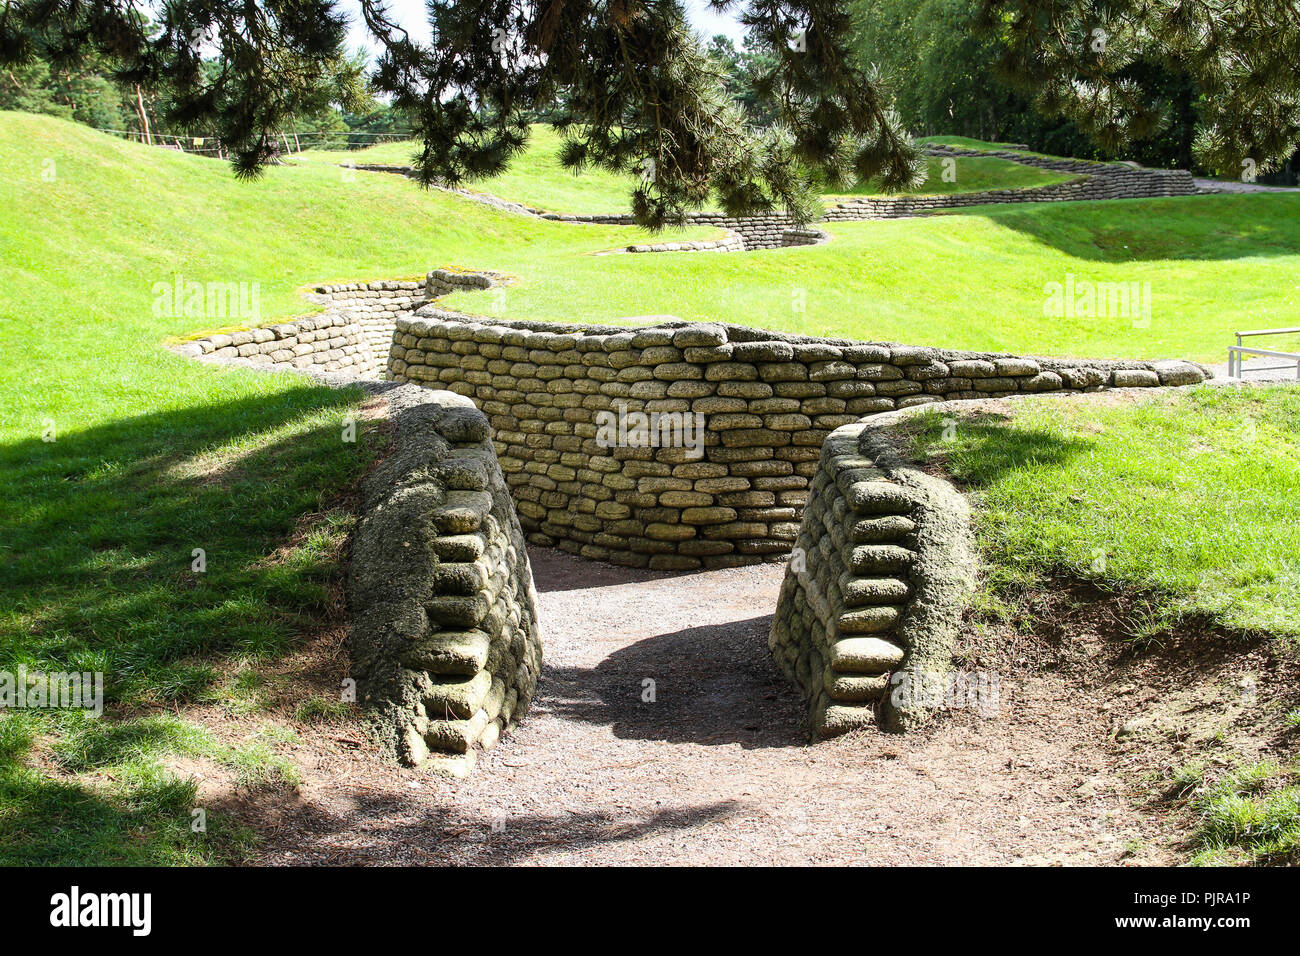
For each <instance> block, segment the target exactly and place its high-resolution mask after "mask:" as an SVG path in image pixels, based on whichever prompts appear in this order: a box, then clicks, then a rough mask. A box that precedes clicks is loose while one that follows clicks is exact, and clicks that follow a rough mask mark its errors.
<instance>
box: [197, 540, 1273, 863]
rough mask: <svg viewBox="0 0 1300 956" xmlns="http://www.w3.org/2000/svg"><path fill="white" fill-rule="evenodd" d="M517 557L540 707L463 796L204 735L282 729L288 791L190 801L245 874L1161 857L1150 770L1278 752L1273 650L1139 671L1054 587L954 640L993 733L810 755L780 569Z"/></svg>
mask: <svg viewBox="0 0 1300 956" xmlns="http://www.w3.org/2000/svg"><path fill="white" fill-rule="evenodd" d="M531 555H532V560H533V569H534V573H535V576H536V579H537V584H538V591H539V594H540V601H541V607H540V614H541V620H542V622H543V625H544V628H545V630H544V637H545V651H546V663H545V670H544V674H543V677H542V681H541V684H540V686H539V692H538V696H537V699H536V700H535V702H534V706H533V710H532V713H531V714H530V716H529V717H528V719H527V720H526V721H524V723H522V724H521V725H519V726H518V727H516V728H515V729H514V730H513V731H512V732H511V733H510V734H509V735H508V736H507V737H506V738H505V739H504V740H503V741H502V743H501V744H500V745H499V746H498V747H497V748H496V749H495V750H493V751H491V752H489V753H487V754H485V755H484V756H483V757H482V759H481V760H480V761H479V765H478V767H477V768H476V770H475V771H474V773H473V774H472V775H471V776H470V777H469V778H468V779H465V780H448V779H443V778H439V777H435V776H430V775H429V774H427V773H422V772H419V771H414V770H409V769H405V768H401V767H398V766H395V765H393V764H390V763H386V762H384V761H383V760H382V759H381V757H380V756H379V755H378V754H377V753H376V752H375V751H374V749H373V748H371V747H370V746H369V745H368V744H363V745H361V746H358V745H357V742H358V741H359V739H360V732H359V730H358V729H357V728H356V727H355V726H351V725H349V724H346V723H345V724H310V723H308V724H301V723H297V722H295V721H292V718H291V717H290V716H289V715H290V714H291V713H292V707H291V702H290V701H288V700H284V701H281V702H280V703H279V704H278V705H277V706H275V707H274V708H273V713H272V714H269V715H268V714H267V713H263V714H261V715H260V716H254V715H250V716H247V717H237V718H231V716H230V715H229V714H227V715H226V716H225V718H224V720H223V721H222V723H223V724H224V733H227V734H231V735H234V736H243V735H245V734H246V733H248V732H250V731H251V730H252V729H253V728H254V726H255V724H256V723H257V722H259V721H261V722H265V720H266V719H267V717H268V716H272V717H274V718H275V719H277V720H279V721H283V722H288V723H292V724H294V726H295V727H296V729H297V730H298V732H299V740H300V742H299V743H297V744H294V745H289V744H285V745H281V746H280V748H279V749H280V752H281V753H284V754H286V755H287V756H289V757H291V758H292V759H293V761H294V762H295V763H296V764H297V766H298V767H299V769H300V772H301V775H302V784H301V786H300V787H299V788H298V789H297V790H296V791H294V792H279V793H260V794H259V793H254V794H247V793H243V794H239V793H234V792H231V791H230V790H229V788H223V787H221V786H220V785H219V782H218V781H209V783H208V787H207V790H208V793H209V795H210V796H211V798H212V800H213V805H215V806H217V807H218V808H219V809H224V810H227V811H229V812H231V813H233V814H234V815H235V816H236V817H238V818H239V819H240V821H241V822H243V823H244V824H246V825H248V826H250V827H252V828H253V829H254V830H255V831H257V832H258V833H259V835H260V837H261V842H260V849H259V850H258V851H257V853H256V856H255V857H254V860H253V862H261V863H269V864H291V865H292V864H314V863H323V864H421V863H430V864H476V863H484V864H488V863H490V864H502V863H510V864H743V863H777V864H822V863H865V864H954V863H957V864H1051V863H1073V864H1124V863H1170V862H1178V861H1180V860H1182V859H1184V858H1185V855H1186V848H1185V846H1184V845H1183V844H1184V841H1185V839H1186V834H1187V828H1188V826H1189V825H1190V823H1191V820H1190V818H1189V817H1188V814H1187V813H1186V811H1185V809H1184V808H1183V807H1182V806H1181V805H1179V804H1177V803H1173V802H1168V801H1164V800H1162V799H1160V797H1159V794H1160V793H1161V791H1162V789H1163V787H1164V786H1165V784H1164V781H1165V780H1166V779H1167V775H1168V771H1169V770H1170V769H1171V768H1176V767H1178V766H1181V765H1182V764H1184V763H1187V762H1189V760H1190V759H1191V758H1192V757H1193V756H1198V755H1199V756H1201V757H1204V758H1206V759H1210V760H1214V759H1221V760H1224V761H1227V760H1230V759H1232V758H1233V757H1234V755H1239V754H1247V755H1249V754H1252V753H1258V752H1259V751H1260V750H1262V749H1264V748H1266V747H1270V746H1280V745H1285V743H1286V741H1285V740H1284V739H1283V738H1284V736H1285V734H1284V731H1282V730H1281V729H1280V728H1281V727H1282V724H1281V717H1280V715H1281V713H1283V712H1284V711H1285V709H1286V708H1287V707H1288V706H1291V707H1293V706H1294V705H1295V702H1294V699H1293V695H1292V697H1290V698H1288V697H1287V694H1291V692H1290V691H1289V690H1288V691H1286V692H1285V693H1284V692H1283V688H1288V687H1295V686H1296V681H1295V676H1296V674H1295V671H1296V667H1295V663H1294V661H1292V660H1289V659H1286V658H1285V657H1283V656H1279V654H1278V653H1277V652H1275V650H1273V649H1272V648H1271V646H1270V644H1269V642H1266V641H1263V640H1254V641H1243V640H1234V639H1228V638H1225V637H1224V636H1223V635H1217V634H1215V633H1214V632H1212V631H1192V632H1189V633H1188V634H1187V635H1184V636H1182V637H1178V638H1173V637H1171V638H1170V639H1169V640H1168V641H1166V643H1165V646H1164V647H1163V648H1160V647H1153V648H1151V649H1149V650H1148V651H1146V652H1145V653H1141V654H1139V653H1135V652H1134V650H1133V647H1132V645H1131V644H1129V643H1126V642H1125V641H1123V640H1122V639H1121V635H1122V633H1123V631H1124V618H1125V615H1126V613H1127V612H1126V610H1125V609H1124V607H1123V606H1122V604H1117V603H1116V601H1117V600H1120V599H1115V598H1113V597H1111V596H1105V595H1099V594H1087V593H1083V592H1078V591H1076V592H1073V593H1066V591H1065V590H1064V589H1061V590H1059V591H1056V592H1049V593H1048V594H1046V595H1044V596H1042V598H1041V601H1042V602H1043V603H1041V604H1040V606H1038V607H1035V608H1031V609H1030V610H1031V611H1032V612H1033V619H1034V620H1035V622H1036V623H1035V624H1034V625H1033V626H1032V627H1030V626H1023V627H1020V628H1012V627H1006V628H1000V629H994V630H989V629H988V628H975V627H974V626H973V625H972V627H971V629H970V630H969V633H968V634H967V636H966V639H965V641H964V645H963V647H962V648H961V658H962V660H963V666H964V667H966V668H968V669H973V670H984V671H987V672H991V673H992V672H996V674H997V676H998V687H999V691H1000V706H999V709H998V712H997V713H996V715H993V716H991V717H984V716H981V715H980V714H978V713H976V712H973V711H971V710H964V709H963V710H952V711H949V712H947V713H945V714H943V715H942V716H940V717H939V718H938V719H937V720H936V721H935V722H934V724H933V725H932V726H931V727H929V728H928V729H927V730H925V731H923V732H921V733H918V734H913V735H909V736H889V735H884V734H879V733H874V732H870V733H865V732H864V733H859V734H855V735H852V736H849V737H843V738H840V739H837V740H833V741H828V742H823V743H818V744H816V745H815V746H810V745H809V744H808V742H807V737H806V725H805V720H804V707H803V703H802V701H801V700H800V698H799V696H798V694H797V693H796V691H795V689H794V688H793V687H792V686H790V685H788V684H787V682H786V681H785V679H784V678H783V677H782V676H781V675H780V674H779V673H778V672H777V670H776V668H775V665H774V664H773V663H772V661H771V658H770V656H769V654H768V651H767V646H766V639H767V631H768V627H769V624H770V620H771V613H772V609H773V607H774V606H775V603H776V596H777V589H778V587H779V584H780V580H781V574H782V569H781V567H779V566H773V565H767V566H758V567H751V568H743V569H736V570H726V571H712V572H704V573H699V574H689V575H677V576H673V575H665V574H657V573H652V572H644V571H629V570H625V569H619V568H614V567H611V566H607V565H601V564H596V563H592V562H588V561H583V560H580V559H577V558H573V557H570V556H568V555H565V554H562V553H560V552H555V551H549V550H543V549H534V550H533V551H532V552H531ZM327 643H328V645H329V646H328V648H325V647H323V648H321V649H320V650H319V652H313V651H312V650H311V649H310V648H309V649H308V650H307V651H305V652H304V654H303V656H302V657H301V659H300V660H299V661H298V664H297V665H291V666H288V667H287V669H286V672H285V675H284V676H286V677H288V676H291V675H292V678H293V679H292V680H289V681H288V682H287V683H286V682H284V681H276V682H274V684H275V686H277V687H283V688H286V690H287V692H289V693H290V694H291V695H292V693H293V692H292V690H291V688H292V687H294V686H296V685H297V684H298V681H299V680H301V682H302V685H303V686H302V689H301V691H300V693H301V696H302V697H303V698H305V697H308V696H310V695H311V694H312V693H316V694H320V693H323V692H325V691H326V690H327V689H328V688H332V687H336V686H337V682H338V680H339V679H340V678H341V677H342V676H343V675H345V674H346V661H345V660H344V659H343V658H342V657H340V654H339V650H338V648H337V641H336V640H330V641H328V642H327ZM1248 676H1249V677H1251V678H1252V681H1251V682H1250V683H1249V685H1248V686H1249V688H1250V690H1249V692H1248V693H1247V692H1245V691H1244V690H1243V688H1245V687H1246V686H1247V685H1244V684H1243V683H1242V682H1243V680H1244V679H1245V678H1246V677H1248ZM647 681H652V682H653V684H648V683H647ZM651 688H653V700H650V699H649V698H650V697H651V695H650V694H649V693H648V691H649V690H650V689H651ZM217 716H218V715H216V714H210V715H208V717H209V718H214V717H217ZM205 723H208V724H209V725H210V726H211V725H212V720H211V719H208V720H205ZM1261 728H1273V729H1261Z"/></svg>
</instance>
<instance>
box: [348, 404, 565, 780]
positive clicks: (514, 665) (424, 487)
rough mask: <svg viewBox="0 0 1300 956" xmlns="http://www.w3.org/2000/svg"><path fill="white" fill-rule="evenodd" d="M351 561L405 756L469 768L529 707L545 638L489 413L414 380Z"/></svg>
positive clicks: (358, 616) (381, 701)
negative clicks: (539, 624) (490, 433)
mask: <svg viewBox="0 0 1300 956" xmlns="http://www.w3.org/2000/svg"><path fill="white" fill-rule="evenodd" d="M386 395H387V397H388V400H389V403H390V407H394V406H395V407H396V408H397V411H396V414H395V415H394V421H395V429H396V430H395V435H394V439H393V447H392V449H391V453H390V454H389V456H388V457H387V458H385V459H384V460H383V461H382V462H381V463H380V464H379V465H378V466H376V468H375V469H374V470H373V471H372V472H371V473H370V474H369V475H368V476H367V477H366V479H365V481H364V483H363V486H362V506H361V512H360V521H359V523H358V525H357V528H356V532H355V533H354V535H353V545H352V554H351V561H350V564H349V568H350V571H349V580H348V601H349V610H350V628H349V637H348V640H349V647H350V650H351V653H352V658H353V661H354V664H355V671H354V673H355V676H356V679H357V691H358V701H359V702H360V703H361V704H362V705H363V706H364V707H365V708H366V710H367V711H368V712H369V713H370V714H371V715H372V718H373V725H374V728H375V732H376V736H377V737H378V738H379V739H380V741H381V742H382V743H383V744H384V745H385V746H386V747H387V748H388V749H389V751H390V752H392V753H393V754H394V755H395V756H396V757H397V758H398V759H400V760H401V761H402V762H404V763H406V764H408V765H411V766H418V767H428V768H430V769H435V770H440V771H445V772H448V773H452V774H455V775H463V774H464V773H466V772H468V771H469V769H470V768H471V767H472V766H473V762H474V759H475V754H476V753H477V752H478V751H480V750H485V749H487V748H490V747H492V746H493V745H494V744H495V743H496V742H497V740H499V739H500V737H501V735H502V734H503V733H504V732H505V731H506V729H507V728H508V727H509V726H510V725H511V724H512V723H514V722H515V721H517V720H519V719H520V718H521V717H522V716H523V715H524V714H525V713H526V712H527V710H528V706H529V703H530V701H531V700H532V696H533V692H534V690H535V689H536V686H537V678H538V674H539V673H540V671H541V655H542V645H541V636H540V631H539V627H538V623H537V607H536V594H535V592H534V588H533V578H532V571H531V568H530V566H529V563H528V553H527V550H526V548H525V545H524V539H523V535H522V532H521V530H520V527H519V522H518V519H517V518H516V515H515V509H514V504H513V503H512V501H511V499H510V492H509V489H508V488H507V486H506V483H505V480H504V478H503V476H502V473H501V469H500V467H499V466H498V464H497V461H496V455H495V453H494V451H493V446H492V441H491V437H490V435H489V426H488V422H487V418H486V417H485V416H484V415H483V414H482V413H481V412H479V411H477V410H476V409H475V408H474V407H473V405H472V404H471V403H470V402H469V401H468V400H467V399H465V398H463V397H461V396H458V395H454V394H451V393H450V392H443V391H430V390H427V389H415V388H410V387H406V388H400V389H395V390H392V391H389V392H387V393H386Z"/></svg>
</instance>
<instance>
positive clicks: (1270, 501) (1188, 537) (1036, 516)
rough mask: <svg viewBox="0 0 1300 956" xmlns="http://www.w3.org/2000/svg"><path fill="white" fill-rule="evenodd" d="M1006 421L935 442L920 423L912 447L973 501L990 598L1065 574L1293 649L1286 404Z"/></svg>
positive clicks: (1292, 512)
mask: <svg viewBox="0 0 1300 956" xmlns="http://www.w3.org/2000/svg"><path fill="white" fill-rule="evenodd" d="M1013 414H1014V417H1012V418H1011V419H1010V421H1001V420H989V421H965V420H963V421H961V422H960V423H959V425H958V427H957V429H956V434H955V436H953V437H952V438H951V440H949V441H945V440H943V431H944V423H943V422H942V421H939V420H938V418H937V416H934V417H932V419H931V420H930V421H929V423H928V427H927V429H926V430H925V431H924V433H923V437H922V438H921V440H920V443H919V447H920V448H921V449H922V450H923V451H925V452H928V453H929V454H930V455H931V456H932V457H934V458H936V459H938V460H941V461H942V462H943V463H944V467H945V469H946V470H947V471H948V472H949V473H950V474H952V475H953V476H954V477H955V478H956V479H957V480H958V481H959V482H961V483H963V484H964V485H967V486H969V487H970V488H971V489H972V491H973V493H974V496H975V503H976V505H977V513H978V515H979V532H980V534H979V538H980V541H981V544H982V547H983V549H984V551H985V553H986V555H987V557H988V559H989V561H990V563H991V566H992V567H993V569H994V573H993V580H994V582H995V583H996V582H998V581H1011V582H1014V583H1015V584H1017V585H1020V584H1022V583H1023V582H1024V581H1025V579H1026V576H1029V577H1031V578H1033V577H1036V576H1038V575H1042V574H1045V573H1047V572H1050V571H1057V570H1064V571H1067V572H1068V573H1071V574H1073V575H1075V576H1077V577H1087V578H1095V579H1100V580H1102V581H1110V582H1113V583H1115V584H1117V585H1122V586H1125V587H1130V588H1136V589H1139V590H1142V591H1145V592H1150V593H1152V594H1155V595H1159V596H1160V598H1161V605H1162V607H1163V608H1164V610H1165V612H1166V613H1168V614H1173V615H1177V614H1180V613H1191V612H1205V613H1209V614H1213V615H1214V616H1215V617H1216V618H1217V619H1218V620H1220V621H1222V622H1223V623H1224V624H1226V625H1228V626H1230V627H1236V628H1243V629H1255V630H1262V631H1269V632H1271V633H1274V634H1284V635H1290V636H1292V637H1295V638H1300V499H1298V498H1297V497H1296V489H1297V488H1300V392H1297V391H1295V390H1293V389H1279V388H1260V387H1256V388H1244V389H1235V388H1234V389H1224V388H1217V387H1206V388H1200V389H1196V390H1194V391H1191V392H1190V393H1186V394H1178V395H1174V396H1162V397H1159V398H1156V399H1153V400H1148V401H1144V402H1142V403H1140V404H1137V405H1135V406H1134V405H1127V404H1125V405H1110V404H1106V403H1080V402H1069V401H1061V400H1054V401H1036V402H1031V403H1025V404H1021V405H1018V406H1016V408H1015V411H1014V413H1013ZM1152 623H1153V624H1156V625H1159V624H1160V623H1161V622H1160V621H1153V622H1152Z"/></svg>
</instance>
